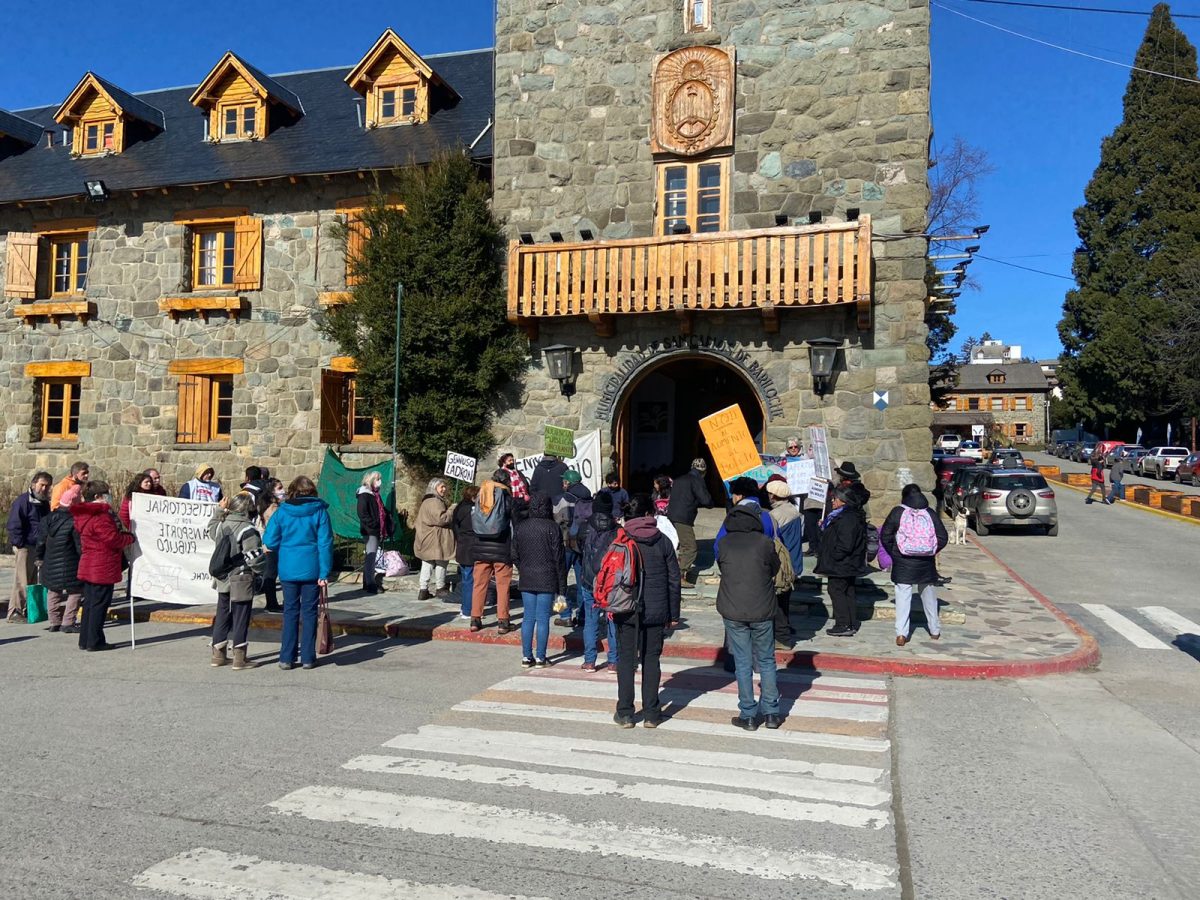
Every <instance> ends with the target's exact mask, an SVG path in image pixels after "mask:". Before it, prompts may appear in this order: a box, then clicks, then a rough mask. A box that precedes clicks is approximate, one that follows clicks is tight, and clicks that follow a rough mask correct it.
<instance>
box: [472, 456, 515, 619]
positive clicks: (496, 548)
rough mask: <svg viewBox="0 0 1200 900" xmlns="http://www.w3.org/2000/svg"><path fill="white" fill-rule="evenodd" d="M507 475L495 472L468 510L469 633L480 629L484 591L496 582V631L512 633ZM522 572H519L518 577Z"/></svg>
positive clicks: (510, 508)
mask: <svg viewBox="0 0 1200 900" xmlns="http://www.w3.org/2000/svg"><path fill="white" fill-rule="evenodd" d="M510 490H511V487H510V484H509V473H508V471H507V470H505V469H497V470H496V471H495V472H494V473H493V474H492V478H491V480H490V481H485V482H484V483H483V487H481V488H480V489H479V497H478V499H477V500H476V501H475V506H474V508H473V509H472V510H471V530H472V532H473V534H474V536H475V572H474V578H473V581H472V584H473V587H472V592H471V630H472V631H478V630H479V629H480V628H482V627H483V610H484V607H485V606H486V605H487V596H488V591H489V590H490V588H491V585H492V582H493V581H494V582H495V583H496V630H497V631H498V632H499V633H500V634H508V633H509V632H510V631H512V622H511V620H510V614H509V609H508V604H509V600H510V594H509V591H510V590H511V588H512V576H513V551H512V542H513V505H514V501H513V498H512V494H510V493H509V491H510ZM524 574H525V573H523V572H522V573H521V575H522V578H523V577H524Z"/></svg>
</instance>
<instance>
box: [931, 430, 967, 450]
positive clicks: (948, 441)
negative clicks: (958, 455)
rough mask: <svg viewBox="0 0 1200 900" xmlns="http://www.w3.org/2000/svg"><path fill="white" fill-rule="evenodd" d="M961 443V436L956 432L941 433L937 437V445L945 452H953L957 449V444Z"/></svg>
mask: <svg viewBox="0 0 1200 900" xmlns="http://www.w3.org/2000/svg"><path fill="white" fill-rule="evenodd" d="M961 443H962V437H960V436H959V435H957V434H943V435H942V436H941V437H940V438H938V439H937V445H938V446H939V447H941V448H942V449H943V450H945V451H946V452H947V453H953V452H954V451H955V450H957V449H958V445H959V444H961Z"/></svg>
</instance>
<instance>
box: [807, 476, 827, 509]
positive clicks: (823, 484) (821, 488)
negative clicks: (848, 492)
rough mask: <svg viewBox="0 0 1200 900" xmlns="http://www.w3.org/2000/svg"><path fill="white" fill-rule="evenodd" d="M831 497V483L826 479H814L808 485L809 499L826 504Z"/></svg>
mask: <svg viewBox="0 0 1200 900" xmlns="http://www.w3.org/2000/svg"><path fill="white" fill-rule="evenodd" d="M828 497H829V482H828V481H826V480H825V479H824V478H814V479H813V480H812V481H810V482H809V483H808V499H809V500H812V501H814V502H816V503H824V502H825V501H826V499H827V498H828Z"/></svg>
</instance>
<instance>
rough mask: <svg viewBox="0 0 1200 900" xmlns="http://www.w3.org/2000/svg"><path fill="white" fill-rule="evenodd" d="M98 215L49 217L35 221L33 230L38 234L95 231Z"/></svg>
mask: <svg viewBox="0 0 1200 900" xmlns="http://www.w3.org/2000/svg"><path fill="white" fill-rule="evenodd" d="M95 228H96V217H95V216H91V217H88V218H79V219H48V220H46V221H45V222H34V223H33V231H34V232H35V233H36V234H45V235H52V234H73V233H75V232H77V231H94V230H95Z"/></svg>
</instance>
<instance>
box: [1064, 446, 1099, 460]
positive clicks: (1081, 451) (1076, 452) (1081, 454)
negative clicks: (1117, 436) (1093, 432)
mask: <svg viewBox="0 0 1200 900" xmlns="http://www.w3.org/2000/svg"><path fill="white" fill-rule="evenodd" d="M1095 452H1096V442H1095V441H1080V442H1079V443H1077V444H1076V445H1075V447H1074V448H1073V449H1072V450H1071V457H1070V458H1071V459H1073V460H1074V461H1075V462H1077V463H1085V462H1087V461H1088V460H1090V459H1091V458H1092V454H1093V453H1095Z"/></svg>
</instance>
